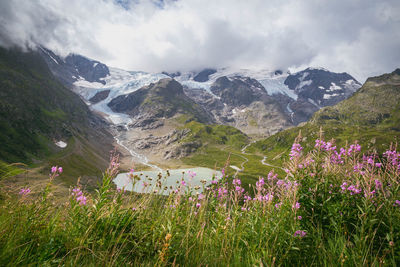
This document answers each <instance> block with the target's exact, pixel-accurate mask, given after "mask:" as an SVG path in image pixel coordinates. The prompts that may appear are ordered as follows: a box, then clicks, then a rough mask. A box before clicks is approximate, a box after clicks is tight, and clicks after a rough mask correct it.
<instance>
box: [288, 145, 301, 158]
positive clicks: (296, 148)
mask: <svg viewBox="0 0 400 267" xmlns="http://www.w3.org/2000/svg"><path fill="white" fill-rule="evenodd" d="M302 150H303V147H302V146H301V145H300V144H298V143H293V145H292V149H291V150H290V154H289V156H290V160H293V159H295V158H298V157H300V154H301V151H302Z"/></svg>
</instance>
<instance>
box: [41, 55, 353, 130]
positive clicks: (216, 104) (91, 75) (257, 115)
mask: <svg viewBox="0 0 400 267" xmlns="http://www.w3.org/2000/svg"><path fill="white" fill-rule="evenodd" d="M41 53H42V56H43V57H44V58H45V60H46V62H47V64H48V65H49V66H50V69H51V70H52V71H53V73H54V74H55V75H56V76H57V77H59V78H60V80H61V81H63V82H64V83H65V84H67V85H70V87H71V88H72V89H73V90H74V91H75V92H77V93H78V94H79V95H81V96H82V98H83V99H84V100H85V101H86V102H87V104H88V105H90V106H91V108H92V110H95V111H98V112H100V113H101V114H103V115H104V116H105V117H106V118H107V119H108V120H109V121H110V122H112V123H114V124H118V123H120V122H121V121H125V122H127V121H130V120H131V118H130V117H129V116H128V115H127V114H120V113H115V112H113V111H112V110H111V109H110V107H109V103H110V102H111V101H112V100H113V99H115V98H117V97H120V96H122V95H125V96H127V95H128V94H131V93H132V92H135V91H137V90H139V89H140V88H142V87H144V86H147V85H150V84H151V83H156V82H158V81H159V80H161V79H163V78H173V79H175V80H176V81H178V82H179V83H180V84H182V85H183V88H184V91H185V93H186V94H187V95H188V96H189V97H190V98H192V99H193V100H194V101H195V102H196V103H198V104H200V105H202V106H203V107H204V108H206V109H207V111H209V112H211V113H213V114H214V116H215V121H217V122H219V123H222V124H230V125H233V126H236V127H238V128H239V129H242V130H244V131H245V132H248V133H256V134H260V133H263V132H266V134H267V135H269V134H271V133H272V132H276V131H279V130H281V129H283V128H286V127H289V126H290V125H297V124H298V123H300V122H303V121H306V120H308V119H309V118H310V117H311V116H312V114H313V113H314V112H316V111H317V110H319V109H320V108H322V107H324V106H329V105H334V104H336V103H338V102H339V101H341V100H343V99H346V98H347V97H349V96H350V95H351V94H353V93H354V92H355V91H356V90H357V89H358V88H359V87H360V86H361V84H360V83H359V82H357V81H356V80H355V79H354V78H353V77H352V76H350V75H349V74H347V73H334V72H330V71H328V70H326V69H322V68H308V69H305V70H303V71H300V72H296V73H290V72H288V71H287V72H283V71H280V70H276V71H270V70H250V69H233V68H221V69H211V68H207V69H204V70H201V71H193V72H175V73H167V72H163V73H146V72H142V71H125V70H121V69H118V68H112V67H108V66H106V65H104V64H102V63H100V62H98V61H96V60H91V59H88V58H86V57H83V56H80V55H75V54H72V55H69V56H67V57H66V58H61V57H59V56H57V55H55V54H54V53H53V52H51V51H50V50H47V49H44V48H42V49H41ZM253 103H255V104H253ZM114 110H115V109H114ZM239 115H240V116H239ZM271 123H272V124H271ZM268 125H274V127H273V128H274V130H273V131H272V132H271V131H269V130H268V129H265V127H267V128H268V127H269V126H268ZM250 128H252V129H253V128H256V129H257V131H253V130H254V129H253V130H249V129H250Z"/></svg>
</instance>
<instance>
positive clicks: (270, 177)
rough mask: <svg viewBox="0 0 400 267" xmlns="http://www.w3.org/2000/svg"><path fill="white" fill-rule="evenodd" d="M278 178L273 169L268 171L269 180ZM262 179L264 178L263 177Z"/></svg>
mask: <svg viewBox="0 0 400 267" xmlns="http://www.w3.org/2000/svg"><path fill="white" fill-rule="evenodd" d="M277 178H278V175H277V174H275V173H274V171H270V172H269V173H268V178H267V179H268V181H271V180H276V179H277ZM263 180H264V179H263Z"/></svg>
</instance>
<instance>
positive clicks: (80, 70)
mask: <svg viewBox="0 0 400 267" xmlns="http://www.w3.org/2000/svg"><path fill="white" fill-rule="evenodd" d="M38 52H39V53H40V54H41V56H42V58H43V59H44V60H45V61H46V63H47V65H48V66H49V68H50V70H51V71H52V73H53V74H54V76H56V77H57V78H58V79H59V80H60V81H61V82H62V83H63V84H65V85H67V86H68V87H70V86H72V84H73V83H74V82H76V81H80V80H85V81H87V82H90V83H94V82H96V83H100V84H103V85H105V84H106V82H105V81H104V78H105V77H106V76H108V75H110V71H109V69H108V67H107V66H106V65H105V64H103V63H101V62H99V61H96V60H92V59H88V58H86V57H84V56H81V55H77V54H69V55H68V56H67V57H65V58H61V57H59V56H58V55H56V54H55V53H53V52H52V51H51V50H49V49H46V48H44V47H39V48H38Z"/></svg>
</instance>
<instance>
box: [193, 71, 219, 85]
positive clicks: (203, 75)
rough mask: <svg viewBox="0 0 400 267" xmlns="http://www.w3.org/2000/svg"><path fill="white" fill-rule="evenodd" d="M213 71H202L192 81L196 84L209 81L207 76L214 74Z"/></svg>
mask: <svg viewBox="0 0 400 267" xmlns="http://www.w3.org/2000/svg"><path fill="white" fill-rule="evenodd" d="M216 72H217V70H215V69H204V70H202V71H200V72H199V73H198V74H197V75H196V76H194V77H193V80H194V81H196V82H201V83H202V82H206V81H208V79H209V76H210V75H212V74H214V73H216Z"/></svg>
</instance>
